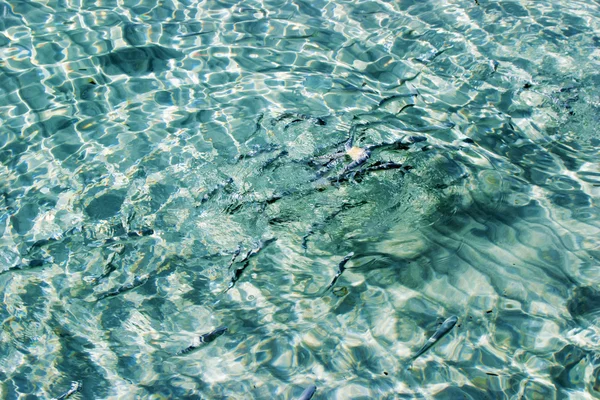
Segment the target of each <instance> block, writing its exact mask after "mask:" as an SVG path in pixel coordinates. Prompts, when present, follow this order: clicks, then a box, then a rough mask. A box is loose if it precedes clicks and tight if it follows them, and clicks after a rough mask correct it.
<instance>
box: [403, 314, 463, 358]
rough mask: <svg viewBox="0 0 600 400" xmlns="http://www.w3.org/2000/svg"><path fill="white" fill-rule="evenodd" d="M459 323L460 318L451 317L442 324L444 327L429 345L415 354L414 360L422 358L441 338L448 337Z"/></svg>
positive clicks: (435, 334)
mask: <svg viewBox="0 0 600 400" xmlns="http://www.w3.org/2000/svg"><path fill="white" fill-rule="evenodd" d="M457 322H458V317H457V316H456V315H453V316H451V317H450V318H448V319H447V320H445V321H444V323H442V325H441V326H440V327H439V328H438V329H437V330H436V331H435V333H434V334H433V335H432V336H431V337H430V338H429V340H427V343H425V345H424V346H423V347H421V349H420V350H419V351H417V354H415V355H414V356H413V357H412V359H413V360H415V359H416V358H417V357H419V356H421V355H422V354H423V353H425V352H426V351H427V350H429V349H430V348H432V347H433V346H434V345H435V344H436V343H437V342H438V341H439V340H440V339H441V338H443V337H444V336H446V334H447V333H448V332H450V331H451V330H452V328H454V325H456V323H457Z"/></svg>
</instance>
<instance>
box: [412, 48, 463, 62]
mask: <svg viewBox="0 0 600 400" xmlns="http://www.w3.org/2000/svg"><path fill="white" fill-rule="evenodd" d="M453 47H454V46H445V47H442V48H441V49H439V50H438V49H433V50H431V51H429V52H427V53H426V54H424V55H422V56H420V57H415V61H418V62H420V63H421V64H429V63H430V62H431V61H433V59H434V58H436V57H437V56H439V55H440V54H442V53H444V52H446V51H448V50H450V49H451V48H453Z"/></svg>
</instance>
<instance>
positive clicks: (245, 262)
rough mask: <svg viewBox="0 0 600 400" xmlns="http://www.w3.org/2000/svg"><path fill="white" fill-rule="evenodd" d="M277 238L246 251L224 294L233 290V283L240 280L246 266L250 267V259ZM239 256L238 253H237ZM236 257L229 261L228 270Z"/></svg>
mask: <svg viewBox="0 0 600 400" xmlns="http://www.w3.org/2000/svg"><path fill="white" fill-rule="evenodd" d="M276 240H277V238H270V239H267V240H265V241H263V242H261V243H260V244H259V245H258V247H256V248H254V249H252V250H250V251H248V252H247V253H246V255H245V256H244V257H243V258H242V259H241V260H240V261H239V262H238V263H239V264H242V265H241V267H239V268H236V269H235V270H234V271H233V276H232V277H231V281H229V286H228V287H227V289H225V292H228V291H229V289H231V288H233V287H234V286H235V283H236V282H237V281H238V280H239V279H240V277H241V276H242V272H244V270H245V269H246V268H248V265H250V261H249V260H250V258H252V257H254V256H255V255H257V254H258V253H259V252H260V251H261V250H262V249H264V248H265V247H267V246H268V245H270V244H271V243H273V242H274V241H276ZM238 254H239V253H238ZM236 257H237V255H235V257H234V258H232V259H231V261H232V262H231V264H230V265H229V268H231V266H232V265H233V261H234V260H235V258H236Z"/></svg>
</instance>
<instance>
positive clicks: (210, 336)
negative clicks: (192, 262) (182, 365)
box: [177, 326, 227, 356]
mask: <svg viewBox="0 0 600 400" xmlns="http://www.w3.org/2000/svg"><path fill="white" fill-rule="evenodd" d="M225 332H227V327H226V326H221V327H219V328H217V329H215V330H214V331H210V332H208V333H205V334H203V335H200V336H199V337H198V342H196V343H194V344H192V345H190V346H188V347H186V348H185V349H183V350H181V351H179V352H177V355H178V356H179V355H183V354H187V353H189V352H192V351H194V350H196V349H197V348H198V347H200V346H201V345H203V344H206V343H210V342H213V341H214V340H215V339H217V338H218V337H219V336H221V335H222V334H224V333H225Z"/></svg>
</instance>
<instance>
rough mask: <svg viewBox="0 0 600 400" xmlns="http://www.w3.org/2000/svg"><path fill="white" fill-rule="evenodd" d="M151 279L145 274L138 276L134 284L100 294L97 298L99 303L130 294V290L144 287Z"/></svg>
mask: <svg viewBox="0 0 600 400" xmlns="http://www.w3.org/2000/svg"><path fill="white" fill-rule="evenodd" d="M149 277H150V275H148V274H144V275H140V276H136V277H135V278H134V279H133V282H131V283H128V284H126V285H123V286H121V287H119V288H117V289H115V290H111V291H109V292H105V293H102V294H99V295H98V297H97V298H96V300H97V301H100V300H103V299H106V298H107V297H114V296H118V295H120V294H122V293H125V292H128V291H130V290H133V289H135V288H137V287H140V286H142V285H143V284H144V283H146V282H147V281H148V278H149Z"/></svg>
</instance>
